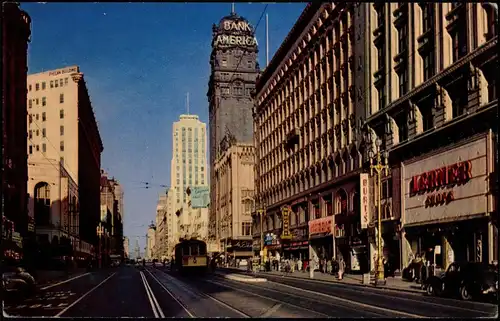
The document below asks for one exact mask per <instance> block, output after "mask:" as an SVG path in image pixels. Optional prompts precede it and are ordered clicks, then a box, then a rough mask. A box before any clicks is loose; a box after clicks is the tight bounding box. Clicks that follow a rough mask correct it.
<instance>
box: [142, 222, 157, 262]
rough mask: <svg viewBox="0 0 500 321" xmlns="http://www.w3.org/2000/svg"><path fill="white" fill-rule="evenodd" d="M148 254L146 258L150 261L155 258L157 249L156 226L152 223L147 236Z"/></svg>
mask: <svg viewBox="0 0 500 321" xmlns="http://www.w3.org/2000/svg"><path fill="white" fill-rule="evenodd" d="M146 238H147V239H146V253H145V254H144V256H145V258H146V259H148V260H151V259H154V258H155V248H156V225H154V223H151V224H150V225H149V226H148V234H147V235H146Z"/></svg>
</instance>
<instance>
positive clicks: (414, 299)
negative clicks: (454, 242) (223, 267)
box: [268, 276, 491, 315]
mask: <svg viewBox="0 0 500 321" xmlns="http://www.w3.org/2000/svg"><path fill="white" fill-rule="evenodd" d="M284 278H286V279H287V281H292V282H293V281H297V279H296V278H293V277H289V276H284ZM300 281H302V280H300ZM307 281H312V282H316V283H318V284H322V285H332V282H327V281H323V280H314V279H313V280H309V279H308V280H307ZM268 282H270V283H275V284H281V285H287V286H291V287H295V288H298V287H297V286H295V285H291V284H287V283H281V282H278V281H274V280H273V278H268ZM335 286H338V287H341V288H342V289H343V290H346V291H350V292H355V293H363V294H365V293H366V292H365V291H363V290H361V289H359V288H356V289H355V288H352V287H350V286H349V285H348V284H341V283H335ZM300 289H302V288H300ZM370 290H383V292H379V291H370V294H371V295H376V296H379V297H385V298H389V299H391V298H394V297H393V296H391V295H389V294H388V293H387V292H392V293H399V294H400V293H401V291H398V290H392V289H370ZM308 291H311V290H308ZM313 292H317V291H313ZM384 292H386V293H384ZM318 293H323V292H318ZM323 294H327V295H329V294H328V293H323ZM405 295H408V296H411V297H402V296H398V297H397V299H398V300H402V301H408V302H418V303H422V302H424V303H425V304H429V305H433V306H436V307H442V308H453V309H458V310H462V311H467V312H478V313H482V314H486V315H489V313H488V312H485V311H483V310H479V309H470V308H465V307H460V306H456V303H457V300H454V299H449V298H439V299H440V300H443V301H444V300H446V301H445V302H446V303H450V304H454V305H447V304H444V302H443V303H437V302H432V301H422V300H417V298H422V294H417V293H410V292H408V293H405ZM474 304H475V305H478V306H479V305H482V306H484V307H487V308H489V307H491V304H488V303H484V302H474Z"/></svg>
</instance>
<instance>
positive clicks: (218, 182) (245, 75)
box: [207, 12, 259, 255]
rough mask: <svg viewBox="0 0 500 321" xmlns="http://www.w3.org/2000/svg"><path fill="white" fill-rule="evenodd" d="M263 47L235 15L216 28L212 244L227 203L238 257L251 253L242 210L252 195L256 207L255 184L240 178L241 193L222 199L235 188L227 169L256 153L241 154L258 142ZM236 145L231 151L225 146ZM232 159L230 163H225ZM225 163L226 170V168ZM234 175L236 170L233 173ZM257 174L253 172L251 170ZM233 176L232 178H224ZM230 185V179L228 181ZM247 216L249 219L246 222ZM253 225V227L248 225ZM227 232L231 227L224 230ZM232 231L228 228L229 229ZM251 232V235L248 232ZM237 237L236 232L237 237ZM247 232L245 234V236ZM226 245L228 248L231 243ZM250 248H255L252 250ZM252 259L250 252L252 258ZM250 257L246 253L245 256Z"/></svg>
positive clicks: (212, 101) (211, 95) (212, 78)
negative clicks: (256, 96)
mask: <svg viewBox="0 0 500 321" xmlns="http://www.w3.org/2000/svg"><path fill="white" fill-rule="evenodd" d="M257 53H258V44H257V40H256V38H255V31H254V28H253V27H252V25H251V24H250V23H249V22H248V21H247V20H246V19H244V18H242V17H240V16H238V15H237V14H236V13H234V12H233V13H231V15H229V16H226V17H224V18H222V19H221V21H220V22H219V25H214V26H213V40H212V54H211V57H210V65H211V69H212V73H211V75H210V81H209V89H208V93H207V96H208V101H209V118H210V120H209V121H210V125H209V126H210V219H209V222H210V224H211V225H210V226H209V240H211V241H214V242H215V243H217V244H219V243H218V241H219V240H221V237H220V233H221V231H222V223H221V222H222V219H223V218H222V216H221V212H220V209H221V207H223V206H225V205H222V204H223V203H225V202H227V204H229V203H232V204H234V206H233V207H231V209H230V210H229V211H227V213H226V215H227V216H226V217H225V218H224V222H226V223H224V224H226V225H227V224H229V225H228V226H231V225H232V226H233V228H232V230H231V231H232V232H231V233H230V235H229V234H228V235H227V237H226V243H227V241H228V240H231V241H230V242H229V243H231V242H233V243H234V244H232V243H231V244H230V245H231V247H232V249H233V250H236V251H237V252H240V253H241V252H249V251H251V244H250V243H251V241H250V238H249V236H248V235H246V236H245V237H246V238H248V240H247V243H245V242H243V243H241V242H239V241H238V238H239V237H241V236H243V234H244V233H243V232H242V231H241V230H240V227H242V226H243V225H242V224H243V223H244V222H246V223H245V224H247V223H250V221H251V220H250V217H246V216H244V213H242V211H241V208H242V207H241V206H240V204H242V202H243V200H244V199H245V198H244V197H242V195H243V194H244V191H245V193H246V194H245V195H247V194H248V195H252V196H250V199H251V200H252V202H253V189H254V188H253V184H254V182H253V180H252V179H251V177H250V176H249V177H242V176H241V175H238V176H237V177H236V178H237V179H240V178H241V179H244V180H243V181H238V182H233V186H234V188H236V189H237V192H233V193H229V194H228V196H224V197H230V199H225V200H224V201H223V199H222V198H223V195H221V194H220V192H221V191H223V190H224V189H226V188H229V187H228V186H230V185H224V187H223V185H222V184H225V181H223V180H222V177H223V176H224V175H225V174H223V172H224V171H225V170H223V169H225V168H226V167H227V165H228V164H229V165H230V166H232V165H233V164H242V163H245V165H244V166H247V165H246V163H247V162H246V160H238V157H240V155H243V154H244V158H245V159H246V158H247V154H248V155H251V154H252V152H244V153H240V152H239V151H240V150H248V149H249V148H250V147H248V145H251V144H252V143H253V126H252V123H253V120H252V109H253V98H252V93H253V92H254V90H255V80H256V77H257V74H258V72H259V65H258V63H257ZM229 141H231V142H232V145H231V146H232V149H231V148H228V146H226V145H227V144H226V143H227V142H229ZM228 159H230V160H231V161H230V162H229V163H225V162H226V161H227V160H228ZM221 162H224V164H225V165H222V163H221ZM233 170H236V169H235V168H233ZM252 172H253V169H252ZM225 177H229V176H225ZM228 180H229V179H228ZM245 217H246V218H245ZM247 225H248V224H247ZM225 228H226V227H225ZM227 228H229V227H227ZM245 231H246V230H245ZM233 232H234V233H233ZM242 233H243V234H242ZM226 245H227V244H226ZM248 245H250V246H248ZM247 254H248V253H247ZM245 255H246V254H245Z"/></svg>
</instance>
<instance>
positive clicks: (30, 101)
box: [28, 94, 64, 108]
mask: <svg viewBox="0 0 500 321" xmlns="http://www.w3.org/2000/svg"><path fill="white" fill-rule="evenodd" d="M33 103H35V105H36V106H38V105H39V104H40V99H39V98H30V99H28V108H33ZM59 103H60V104H63V103H64V94H59ZM45 106H47V97H45V96H44V97H42V107H45Z"/></svg>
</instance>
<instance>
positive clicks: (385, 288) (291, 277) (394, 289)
mask: <svg viewBox="0 0 500 321" xmlns="http://www.w3.org/2000/svg"><path fill="white" fill-rule="evenodd" d="M225 270H231V271H235V273H239V274H245V275H247V274H248V272H246V271H241V270H240V271H236V270H234V269H227V268H226V269H225ZM271 275H272V276H276V277H279V275H274V274H271ZM281 277H284V278H287V279H295V280H311V279H306V278H300V277H293V276H281ZM311 281H313V282H321V283H334V284H340V285H344V286H349V285H353V286H357V287H363V288H372V289H381V290H389V291H397V292H404V293H412V294H425V291H423V290H417V289H400V288H393V287H389V286H375V285H372V284H358V283H343V282H339V281H326V280H318V279H312V280H311Z"/></svg>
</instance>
